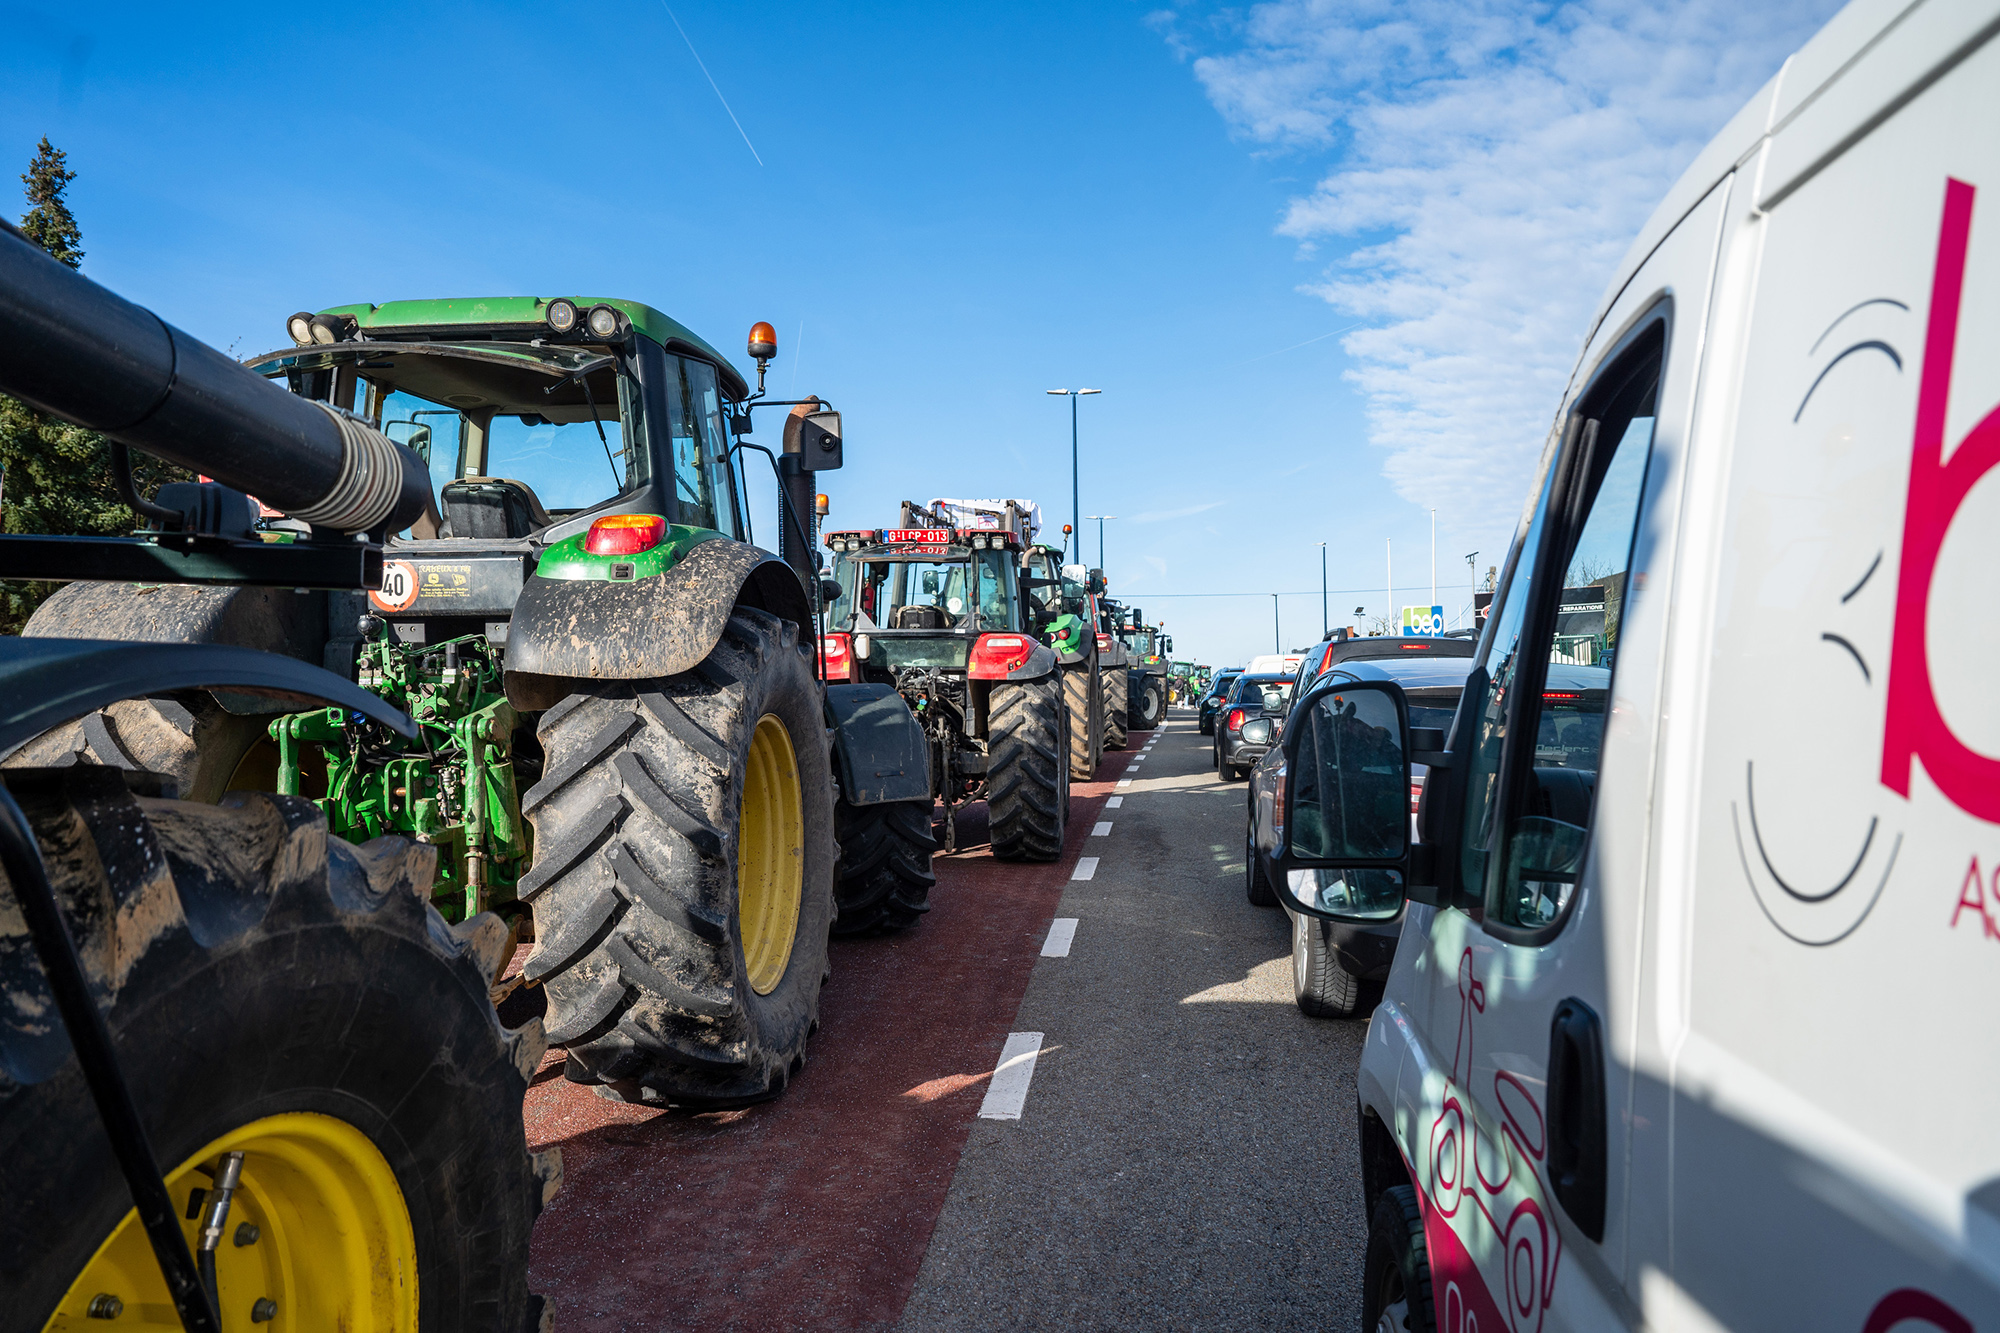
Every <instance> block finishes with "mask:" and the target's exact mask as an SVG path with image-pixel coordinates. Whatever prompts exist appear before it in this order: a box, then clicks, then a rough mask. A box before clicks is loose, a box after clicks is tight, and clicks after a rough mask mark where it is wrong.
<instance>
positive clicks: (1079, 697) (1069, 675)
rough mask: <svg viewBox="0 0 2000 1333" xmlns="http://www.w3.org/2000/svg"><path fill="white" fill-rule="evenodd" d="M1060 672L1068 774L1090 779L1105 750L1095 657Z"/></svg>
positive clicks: (1101, 694) (1101, 691)
mask: <svg viewBox="0 0 2000 1333" xmlns="http://www.w3.org/2000/svg"><path fill="white" fill-rule="evenodd" d="M1061 672H1062V686H1063V707H1064V708H1065V709H1066V710H1067V711H1068V713H1069V736H1068V741H1067V748H1068V753H1069V775H1070V778H1071V780H1072V781H1075V782H1089V781H1091V780H1092V779H1093V778H1095V777H1096V776H1097V761H1098V759H1099V758H1100V757H1101V756H1102V754H1103V752H1104V725H1103V710H1104V684H1103V681H1102V680H1101V679H1100V678H1099V676H1098V671H1097V659H1096V658H1092V659H1091V660H1090V661H1089V662H1088V663H1080V664H1078V665H1076V666H1073V667H1063V668H1061Z"/></svg>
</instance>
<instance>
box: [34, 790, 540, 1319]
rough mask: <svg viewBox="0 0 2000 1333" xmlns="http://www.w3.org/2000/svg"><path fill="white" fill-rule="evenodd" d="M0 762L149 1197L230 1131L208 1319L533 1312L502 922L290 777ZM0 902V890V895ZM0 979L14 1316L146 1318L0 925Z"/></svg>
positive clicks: (133, 1250) (101, 1175)
mask: <svg viewBox="0 0 2000 1333" xmlns="http://www.w3.org/2000/svg"><path fill="white" fill-rule="evenodd" d="M8 786H9V789H10V790H11V791H12V792H13V794H14V795H15V797H16V798H17V799H18V800H19V801H20V802H21V805H22V807H23V808H24V810H25V811H26V812H27V814H28V817H29V819H30V821H31V823H32V824H33V825H34V827H35V830H36V833H37V837H38V840H39V841H40V843H41V844H42V847H43V855H44V857H45V858H46V864H47V865H48V869H49V876H50V879H51V882H52V883H53V884H54V886H55V889H56V893H57V897H58V899H59V900H60V901H61V902H62V904H63V907H64V915H65V916H66V917H67V919H68V922H69V925H70V929H71V931H72V933H73V934H74V936H75V937H76V942H77V945H78V949H79V952H80V953H81V954H82V956H83V958H84V959H85V960H86V963H88V964H93V966H92V972H93V975H95V976H97V977H98V978H99V980H98V982H97V984H98V986H99V987H100V989H99V991H98V996H99V1004H100V1006H101V1007H102V1009H103V1012H104V1015H105V1018H106V1021H107V1022H108V1024H109V1026H110V1029H111V1035H112V1040H113V1042H114V1044H115V1048H116V1051H117V1055H118V1059H119V1064H120V1067H121V1069H122V1071H123V1074H124V1077H125V1080H126V1082H127V1084H128V1085H129V1087H130V1088H131V1091H132V1094H133V1100H134V1101H135V1102H136V1104H137V1105H138V1108H139V1111H140V1113H141V1115H142V1116H143V1117H144V1119H145V1122H146V1132H147V1136H148V1138H149V1139H150V1141H151V1144H152V1148H153V1152H154V1154H155V1156H156V1158H157V1160H158V1161H159V1163H160V1165H161V1167H162V1169H163V1170H164V1171H165V1172H166V1177H167V1183H168V1186H169V1188H170V1189H171V1190H172V1191H173V1193H174V1196H175V1199H176V1202H177V1203H178V1202H185V1201H188V1200H189V1198H190V1196H191V1195H195V1194H199V1192H200V1191H201V1189H202V1188H203V1186H205V1185H206V1184H207V1183H208V1181H209V1178H210V1176H211V1174H212V1172H213V1171H214V1169H215V1166H216V1163H217V1160H218V1158H219V1156H220V1155H221V1154H223V1153H227V1152H242V1153H243V1154H244V1160H243V1168H242V1183H241V1186H240V1188H239V1189H238V1191H237V1193H236V1195H235V1198H234V1200H233V1202H232V1204H231V1207H230V1211H229V1215H228V1218H227V1223H226V1225H227V1227H228V1229H229V1231H230V1233H231V1234H232V1236H233V1238H234V1243H232V1244H225V1245H223V1246H222V1247H221V1248H220V1249H219V1250H218V1251H216V1254H215V1260H216V1270H217V1275H216V1281H217V1290H218V1294H219V1295H220V1297H221V1302H222V1318H223V1326H224V1327H227V1328H247V1327H250V1326H251V1324H252V1322H253V1321H254V1320H255V1319H256V1318H257V1316H256V1315H253V1314H252V1307H253V1306H255V1305H261V1304H262V1303H263V1302H265V1301H270V1302H273V1303H275V1306H276V1310H275V1314H276V1317H277V1319H278V1320H279V1321H280V1322H277V1323H276V1324H274V1325H273V1326H274V1327H280V1328H285V1327H295V1328H336V1327H338V1328H376V1329H387V1330H399V1331H410V1330H415V1329H417V1328H419V1327H421V1328H423V1329H425V1330H432V1329H437V1330H468V1331H470V1330H494V1329H497V1330H503V1331H504V1333H533V1330H536V1329H538V1328H540V1327H542V1326H543V1317H544V1316H543V1308H542V1300H541V1298H540V1297H538V1296H535V1295H534V1294H533V1293H531V1292H530V1291H529V1290H528V1284H527V1267H528V1239H529V1233H530V1230H531V1228H532V1226H533V1224H534V1220H535V1216H536V1214H537V1213H539V1212H540V1211H541V1208H542V1205H543V1203H544V1202H546V1200H547V1199H548V1198H549V1197H551V1196H552V1195H553V1193H554V1191H555V1189H556V1187H557V1184H558V1181H559V1178H560V1173H561V1158H560V1156H559V1154H557V1153H556V1152H553V1151H551V1152H549V1153H546V1154H534V1155H531V1154H530V1153H529V1152H528V1148H527V1141H526V1136H525V1133H524V1131H523V1124H522V1119H521V1104H522V1099H523V1097H524V1096H525V1094H526V1092H527V1086H528V1078H529V1076H530V1075H531V1074H532V1073H533V1072H534V1069H535V1067H536V1065H537V1064H538V1063H539V1062H540V1060H541V1057H542V1052H543V1050H544V1047H545V1043H544V1041H543V1039H542V1031H541V1025H540V1022H539V1021H538V1020H534V1019H530V1020H529V1021H528V1022H527V1023H525V1024H523V1025H522V1026H521V1027H520V1028H518V1029H516V1030H513V1031H508V1030H507V1029H506V1028H505V1027H503V1026H502V1025H501V1022H500V1020H499V1018H498V1016H497V1015H496V1014H495V1013H494V1010H493V1005H492V1003H491V1002H490V1001H489V999H488V998H487V987H488V985H489V984H490V983H491V981H492V977H493V973H494V971H495V970H496V969H497V968H498V967H499V966H500V965H501V964H502V963H503V962H504V961H505V959H504V956H503V955H504V953H505V949H506V938H507V930H506V927H505V926H504V925H502V924H501V923H500V921H499V920H498V919H497V918H495V917H493V916H491V915H481V916H479V917H475V918H473V919H472V920H471V921H469V922H466V923H465V924H464V925H461V926H447V925H446V924H445V922H444V920H443V919H442V918H441V917H439V916H438V914H437V912H436V911H435V910H433V909H432V908H431V907H430V906H429V905H428V904H427V903H426V901H425V899H424V897H423V894H424V892H425V890H426V889H427V888H428V886H429V884H430V879H431V874H432V868H433V864H434V860H435V855H436V854H435V852H434V851H433V850H432V849H430V848H428V847H422V846H419V845H418V844H415V843H411V842H407V841H405V840H403V839H400V838H378V839H376V840H375V841H373V842H370V843H368V844H367V845H365V846H362V847H355V846H352V845H350V844H348V843H345V842H342V841H340V840H339V839H337V838H329V837H328V836H327V831H326V821H325V819H324V817H323V816H321V814H320V813H319V811H318V810H317V809H315V808H314V807H313V806H312V805H311V804H310V803H308V802H306V801H304V800H300V799H297V798H293V797H283V796H276V797H274V796H264V795H254V794H248V793H244V794H235V795H231V796H229V797H228V798H226V799H225V801H224V802H223V803H222V804H220V805H197V804H193V803H189V802H181V801H171V800H152V799H148V798H143V797H134V796H132V795H130V794H129V793H128V792H127V790H126V783H125V781H124V779H123V778H122V776H121V775H119V774H117V773H115V772H108V771H105V770H103V769H97V770H93V769H90V768H87V767H86V768H76V767H72V768H70V769H67V770H59V771H55V772H50V771H47V770H43V771H41V772H35V773H29V772H15V773H10V774H9V775H8ZM15 910H16V909H15V907H14V904H13V901H12V894H11V890H9V889H7V888H5V887H4V886H0V918H4V919H12V920H15V921H18V920H19V917H18V916H16V915H15ZM17 929H18V928H17ZM113 960H116V966H115V967H114V966H113V965H112V964H113ZM100 967H101V968H102V970H99V968H100ZM0 983H4V989H5V990H6V992H7V993H8V994H9V996H10V997H12V998H13V1003H12V1004H11V1005H9V1006H8V1010H7V1012H6V1014H5V1016H4V1017H0V1069H4V1070H5V1071H6V1072H5V1074H4V1075H0V1153H4V1154H5V1160H6V1161H7V1163H8V1191H7V1207H6V1209H4V1210H0V1286H4V1287H5V1288H6V1290H7V1292H8V1302H9V1308H10V1310H11V1311H12V1314H13V1317H14V1318H18V1319H19V1320H20V1321H21V1326H23V1327H28V1328H41V1327H43V1326H44V1324H45V1323H47V1324H49V1325H50V1326H52V1327H60V1328H70V1327H75V1328H83V1327H95V1326H96V1325H95V1324H94V1323H89V1322H87V1320H89V1319H90V1318H91V1317H92V1316H95V1317H96V1318H106V1317H107V1315H106V1313H105V1312H106V1311H115V1310H121V1309H122V1311H124V1312H127V1314H128V1318H129V1319H136V1320H138V1321H139V1322H143V1323H146V1326H147V1327H166V1326H168V1325H173V1319H172V1315H171V1310H172V1306H171V1304H170V1298H169V1297H168V1294H167V1290H166V1285H165V1283H164V1282H163V1280H162V1279H161V1277H160V1273H159V1269H158V1267H157V1266H156V1264H155V1261H154V1259H153V1254H152V1250H151V1247H150V1246H149V1244H148V1242H147V1239H146V1235H145V1232H144V1229H143V1228H142V1227H141V1226H140V1224H139V1221H138V1217H137V1213H136V1211H135V1210H134V1209H133V1207H132V1198H131V1195H130V1193H129V1192H128V1190H127V1187H126V1184H125V1179H124V1177H123V1175H122V1174H121V1173H120V1172H119V1170H118V1168H117V1166H116V1164H115V1162H114V1159H113V1157H112V1154H111V1153H110V1152H109V1151H107V1149H106V1145H105V1142H104V1139H103V1134H102V1131H101V1130H100V1129H99V1127H98V1117H97V1113H96V1110H95V1108H94V1105H93V1103H92V1100H91V1097H90V1093H89V1091H88V1089H87V1088H86V1086H85V1084H84V1081H83V1076H82V1073H81V1071H80V1070H79V1068H78V1066H77V1062H76V1060H75V1057H74V1055H73V1053H72V1051H71V1049H70V1046H69V1042H68V1039H67V1036H66V1034H65V1032H64V1030H63V1028H62V1026H61V1025H60V1024H56V1023H51V1022H49V1021H48V1020H47V1019H46V1018H43V1019H40V1020H36V1019H35V1018H34V1015H37V1014H41V1015H47V1014H49V1013H50V1012H51V1010H52V1007H53V1003H54V1001H53V998H52V997H51V996H50V994H49V991H48V989H47V983H46V981H45V980H44V978H43V975H42V972H41V969H40V967H39V965H38V964H37V962H36V958H35V954H34V950H33V948H32V946H31V945H30V943H29V940H28V938H27V936H26V934H25V933H16V934H11V935H0ZM245 1224H248V1225H247V1226H246V1225H245ZM197 1225H198V1224H197V1223H196V1222H194V1221H192V1220H188V1221H183V1223H182V1228H183V1231H184V1233H185V1234H186V1235H187V1236H188V1238H189V1241H190V1245H191V1246H192V1244H193V1243H194V1242H195V1240H196V1227H197ZM159 1310H166V1311H168V1312H169V1313H168V1314H166V1315H165V1316H164V1319H165V1321H166V1322H165V1323H160V1322H158V1321H159V1320H160V1319H161V1318H162V1316H160V1315H158V1314H156V1313H154V1312H156V1311H159ZM149 1321H150V1322H149ZM9 1326H10V1327H12V1326H14V1324H13V1322H12V1320H11V1319H10V1324H9ZM173 1326H175V1327H178V1325H173Z"/></svg>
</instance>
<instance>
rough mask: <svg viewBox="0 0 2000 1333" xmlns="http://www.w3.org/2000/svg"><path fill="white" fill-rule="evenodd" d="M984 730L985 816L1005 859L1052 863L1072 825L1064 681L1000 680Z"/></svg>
mask: <svg viewBox="0 0 2000 1333" xmlns="http://www.w3.org/2000/svg"><path fill="white" fill-rule="evenodd" d="M989 707H990V714H989V716H990V721H989V722H988V724H987V730H986V737H987V741H986V755H987V758H986V819H987V828H988V830H989V836H990V838H991V840H992V844H993V855H994V856H996V857H998V858H999V859H1000V860H1002V861H1054V860H1056V859H1057V858H1059V857H1060V856H1061V855H1062V847H1063V836H1064V834H1065V833H1067V832H1068V830H1069V764H1068V763H1067V762H1066V748H1065V746H1066V743H1065V741H1064V732H1065V728H1066V726H1067V719H1066V718H1065V716H1064V714H1065V711H1066V710H1065V709H1064V708H1063V687H1062V683H1061V682H1060V681H1058V680H1056V679H1055V677H1054V676H1044V677H1042V678H1041V679H1040V680H1024V681H1003V682H1001V683H999V684H997V685H995V686H994V687H993V696H992V700H991V703H990V705H989Z"/></svg>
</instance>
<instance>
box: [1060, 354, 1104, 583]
mask: <svg viewBox="0 0 2000 1333" xmlns="http://www.w3.org/2000/svg"><path fill="white" fill-rule="evenodd" d="M1103 392H1104V390H1102V389H1050V390H1049V393H1050V394H1051V395H1067V396H1068V397H1069V515H1070V522H1072V523H1074V524H1075V525H1076V545H1077V554H1078V555H1082V554H1083V499H1082V496H1083V487H1082V485H1081V483H1079V482H1078V481H1077V466H1076V463H1077V458H1076V400H1077V398H1078V397H1079V396H1081V395H1083V394H1086V393H1103Z"/></svg>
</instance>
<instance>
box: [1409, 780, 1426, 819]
mask: <svg viewBox="0 0 2000 1333" xmlns="http://www.w3.org/2000/svg"><path fill="white" fill-rule="evenodd" d="M1423 799H1424V780H1423V779H1422V778H1411V779H1410V813H1411V814H1413V815H1414V814H1415V813H1417V802H1419V801H1421V800H1423Z"/></svg>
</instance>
